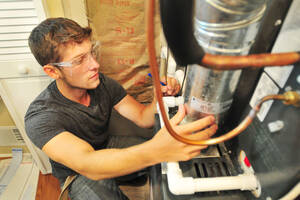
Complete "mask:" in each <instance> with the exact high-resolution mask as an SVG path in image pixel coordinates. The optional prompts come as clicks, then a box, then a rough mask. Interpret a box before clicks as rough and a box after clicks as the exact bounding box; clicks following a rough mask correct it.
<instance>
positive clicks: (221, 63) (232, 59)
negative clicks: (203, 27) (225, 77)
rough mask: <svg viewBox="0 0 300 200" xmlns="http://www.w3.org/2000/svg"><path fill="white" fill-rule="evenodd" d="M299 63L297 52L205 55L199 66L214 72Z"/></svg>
mask: <svg viewBox="0 0 300 200" xmlns="http://www.w3.org/2000/svg"><path fill="white" fill-rule="evenodd" d="M299 61H300V54H299V53H297V52H290V53H276V54H275V53H274V54H251V55H247V56H224V55H212V54H205V55H204V57H203V58H202V60H201V63H198V64H199V65H201V66H203V67H206V68H210V69H216V70H235V69H243V68H261V67H265V66H270V67H272V66H285V65H291V64H294V63H296V62H299Z"/></svg>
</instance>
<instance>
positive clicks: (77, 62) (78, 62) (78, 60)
mask: <svg viewBox="0 0 300 200" xmlns="http://www.w3.org/2000/svg"><path fill="white" fill-rule="evenodd" d="M84 58H85V56H81V57H80V58H78V59H76V60H74V61H73V64H74V65H80V64H81V63H82V62H83V61H84Z"/></svg>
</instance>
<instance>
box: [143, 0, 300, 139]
mask: <svg viewBox="0 0 300 200" xmlns="http://www.w3.org/2000/svg"><path fill="white" fill-rule="evenodd" d="M154 7H155V0H148V10H147V11H148V15H147V27H148V30H147V45H148V54H149V63H150V68H151V72H152V75H153V80H154V86H155V94H156V97H157V101H158V105H159V108H160V110H161V115H162V118H163V121H164V123H165V126H166V129H167V130H168V132H169V133H170V134H171V135H172V136H173V137H174V138H175V139H177V140H178V141H180V142H183V143H186V144H192V145H214V144H218V143H221V142H224V141H226V140H229V139H231V138H233V137H235V136H237V135H239V134H240V133H241V132H242V131H243V130H245V129H246V128H247V127H248V126H249V125H250V124H251V122H252V121H253V119H254V117H255V115H256V113H257V112H258V111H259V109H260V107H261V104H262V103H263V102H265V101H268V100H271V99H279V100H284V99H285V97H284V95H269V96H266V97H264V98H263V99H262V100H260V101H259V102H258V103H257V104H256V106H255V107H254V108H253V109H252V110H251V111H250V113H249V114H248V115H247V117H246V118H245V119H244V120H243V121H242V122H241V123H240V124H239V125H238V126H237V127H236V128H235V129H233V130H231V131H229V132H228V133H226V134H224V135H222V136H220V137H217V138H211V139H207V140H200V141H196V140H190V139H187V138H185V137H182V136H180V135H178V134H177V133H176V132H175V131H174V130H173V128H172V126H171V125H170V123H169V120H168V117H167V115H166V111H165V108H164V105H163V101H162V93H161V90H160V80H159V74H158V64H157V62H156V52H155V45H154ZM281 56H283V57H281ZM289 56H291V57H289ZM239 57H240V59H239ZM216 58H221V59H220V60H219V61H218V60H217V59H216ZM249 58H250V59H251V58H252V59H253V58H255V59H254V61H253V60H252V61H251V60H249ZM299 58H300V57H299V54H297V53H291V54H289V53H287V54H275V55H274V54H263V55H251V56H234V57H233V56H214V55H210V54H205V56H204V58H203V62H204V63H206V66H207V67H209V66H211V65H217V68H218V69H229V68H228V67H230V66H231V65H233V66H235V67H234V69H239V68H238V67H242V68H243V67H245V66H252V67H262V66H266V65H268V66H271V65H276V66H279V65H286V63H285V62H287V63H288V64H292V63H293V62H294V61H299ZM214 59H216V60H214ZM223 60H224V62H223ZM249 62H250V63H249ZM251 63H252V64H251ZM224 66H225V67H224Z"/></svg>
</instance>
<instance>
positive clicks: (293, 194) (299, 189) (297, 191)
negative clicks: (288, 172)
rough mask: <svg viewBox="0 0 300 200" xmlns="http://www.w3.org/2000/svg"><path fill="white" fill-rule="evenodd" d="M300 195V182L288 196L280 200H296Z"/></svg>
mask: <svg viewBox="0 0 300 200" xmlns="http://www.w3.org/2000/svg"><path fill="white" fill-rule="evenodd" d="M299 195H300V182H298V184H297V185H295V186H294V187H293V188H292V190H291V191H289V192H288V193H287V194H286V195H284V196H283V197H281V198H280V199H279V200H290V199H296V198H297V197H298V196H299Z"/></svg>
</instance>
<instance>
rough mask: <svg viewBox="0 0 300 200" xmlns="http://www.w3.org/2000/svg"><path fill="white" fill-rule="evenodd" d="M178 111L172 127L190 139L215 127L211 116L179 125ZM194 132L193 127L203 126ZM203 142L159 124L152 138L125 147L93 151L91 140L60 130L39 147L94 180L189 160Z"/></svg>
mask: <svg viewBox="0 0 300 200" xmlns="http://www.w3.org/2000/svg"><path fill="white" fill-rule="evenodd" d="M182 110H183V109H182V108H181V111H180V112H178V113H177V114H176V115H175V117H174V118H172V120H171V123H172V124H173V126H174V128H175V130H176V131H177V132H179V133H180V134H181V135H183V136H184V137H188V138H191V139H199V140H200V139H202V140H203V139H207V138H208V137H210V136H211V135H213V134H214V133H215V131H216V129H217V127H216V125H213V124H214V120H213V117H206V118H203V119H201V120H198V121H195V122H193V123H190V124H186V125H180V126H178V124H179V122H180V121H181V120H182V119H183V117H184V111H182ZM205 127H208V128H207V129H205V130H204V131H200V132H198V133H196V134H192V133H193V132H195V131H199V130H202V129H203V128H205ZM203 148H206V147H205V146H193V145H186V144H183V143H181V142H178V141H177V140H175V139H174V138H173V137H171V136H170V135H169V134H168V133H167V131H166V129H165V128H162V129H161V130H160V131H159V132H158V133H157V134H156V135H155V136H154V137H153V138H152V139H151V140H149V141H147V142H145V143H143V144H140V145H135V146H132V147H129V148H125V149H103V150H97V151H95V150H94V149H93V148H92V146H91V145H90V144H88V143H87V142H85V141H84V140H82V139H80V138H78V137H76V136H75V135H73V134H72V133H69V132H62V133H60V134H58V135H57V136H55V137H54V138H52V139H51V140H50V141H49V142H47V143H46V144H45V145H44V147H43V148H42V150H43V151H44V152H45V153H46V154H47V155H48V156H49V157H50V158H51V159H52V160H54V161H56V162H59V163H61V164H63V165H65V166H67V167H69V168H71V169H73V170H74V171H76V172H78V173H80V174H82V175H84V176H86V177H88V178H90V179H93V180H100V179H106V178H113V177H117V176H122V175H125V174H130V173H132V172H135V171H138V170H140V169H143V168H145V167H148V166H151V165H154V164H157V163H160V162H165V161H182V160H189V159H191V158H193V157H194V156H196V155H198V154H199V153H200V151H201V149H203Z"/></svg>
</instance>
